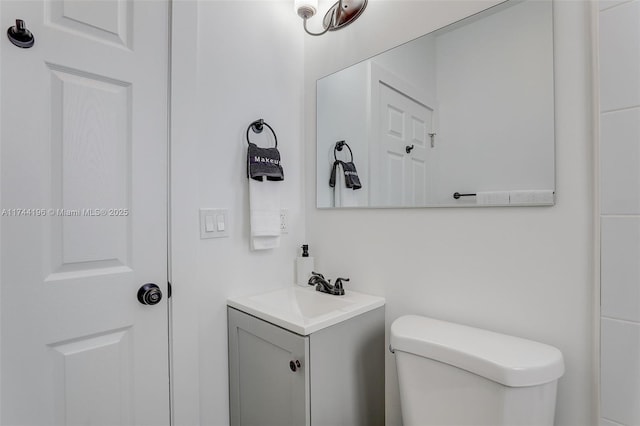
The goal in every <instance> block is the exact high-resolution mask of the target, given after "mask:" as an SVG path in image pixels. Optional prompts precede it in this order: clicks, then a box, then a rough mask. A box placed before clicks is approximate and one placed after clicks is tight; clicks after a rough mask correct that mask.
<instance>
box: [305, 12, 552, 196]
mask: <svg viewBox="0 0 640 426" xmlns="http://www.w3.org/2000/svg"><path fill="white" fill-rule="evenodd" d="M552 21H553V17H552V3H551V0H527V1H516V0H510V1H507V2H505V3H501V4H500V5H498V6H495V7H493V8H490V9H487V10H486V11H484V12H481V13H479V14H477V15H474V16H472V17H469V18H467V19H464V20H462V21H459V22H457V23H455V24H452V25H449V26H447V27H444V28H442V29H439V30H437V31H435V32H432V33H430V34H427V35H425V36H422V37H420V38H418V39H415V40H413V41H410V42H408V43H406V44H403V45H401V46H398V47H396V48H394V49H391V50H389V51H386V52H384V53H382V54H380V55H377V56H375V57H372V58H370V59H368V60H366V61H363V62H360V63H358V64H355V65H353V66H351V67H349V68H346V69H344V70H341V71H339V72H336V73H334V74H331V75H329V76H327V77H324V78H322V79H320V80H318V82H317V206H318V207H319V208H330V207H437V206H486V205H505V206H507V205H509V206H511V205H552V204H553V203H554V190H555V172H554V91H553V23H552Z"/></svg>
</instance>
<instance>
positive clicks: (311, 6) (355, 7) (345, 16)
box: [294, 0, 367, 36]
mask: <svg viewBox="0 0 640 426" xmlns="http://www.w3.org/2000/svg"><path fill="white" fill-rule="evenodd" d="M365 7H367V0H338V1H337V2H336V3H335V4H334V5H333V6H331V8H330V9H329V10H328V11H327V13H326V14H325V15H324V19H323V21H322V25H323V27H324V31H321V32H319V33H312V32H311V31H309V30H308V29H307V19H309V18H311V17H312V16H313V15H315V14H316V12H317V11H318V1H317V0H295V1H294V8H295V11H296V13H297V14H298V16H300V17H301V18H302V19H303V20H304V24H303V25H304V30H305V31H306V32H307V34H309V35H312V36H319V35H322V34H325V33H326V32H327V31H335V30H338V29H340V28H342V27H346V26H347V25H349V24H350V23H352V22H353V21H355V20H356V19H358V17H359V16H360V15H361V14H362V11H363V10H364V9H365Z"/></svg>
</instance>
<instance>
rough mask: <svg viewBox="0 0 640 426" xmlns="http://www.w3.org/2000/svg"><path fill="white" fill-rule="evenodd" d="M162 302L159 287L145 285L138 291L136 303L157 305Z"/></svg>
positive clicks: (151, 284)
mask: <svg viewBox="0 0 640 426" xmlns="http://www.w3.org/2000/svg"><path fill="white" fill-rule="evenodd" d="M160 300H162V291H161V290H160V287H158V286H157V285H155V284H153V283H147V284H145V285H143V286H142V287H140V289H139V290H138V301H139V302H140V303H142V304H143V305H157V304H158V303H160Z"/></svg>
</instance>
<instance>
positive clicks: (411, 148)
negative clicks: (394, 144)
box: [404, 145, 414, 154]
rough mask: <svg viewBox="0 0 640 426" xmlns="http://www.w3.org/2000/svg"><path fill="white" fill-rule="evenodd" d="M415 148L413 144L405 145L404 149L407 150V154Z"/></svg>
mask: <svg viewBox="0 0 640 426" xmlns="http://www.w3.org/2000/svg"><path fill="white" fill-rule="evenodd" d="M413 148H414V147H413V145H411V146H409V145H407V146H405V147H404V150H405V151H406V152H407V154H411V151H412V150H413Z"/></svg>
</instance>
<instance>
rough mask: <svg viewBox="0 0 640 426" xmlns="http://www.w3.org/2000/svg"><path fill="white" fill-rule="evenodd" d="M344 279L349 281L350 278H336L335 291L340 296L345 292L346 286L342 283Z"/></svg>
mask: <svg viewBox="0 0 640 426" xmlns="http://www.w3.org/2000/svg"><path fill="white" fill-rule="evenodd" d="M343 281H349V278H336V283H335V284H334V286H333V287H334V288H335V293H334V294H338V295H340V296H342V295H343V294H344V286H343V285H342V282H343Z"/></svg>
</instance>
